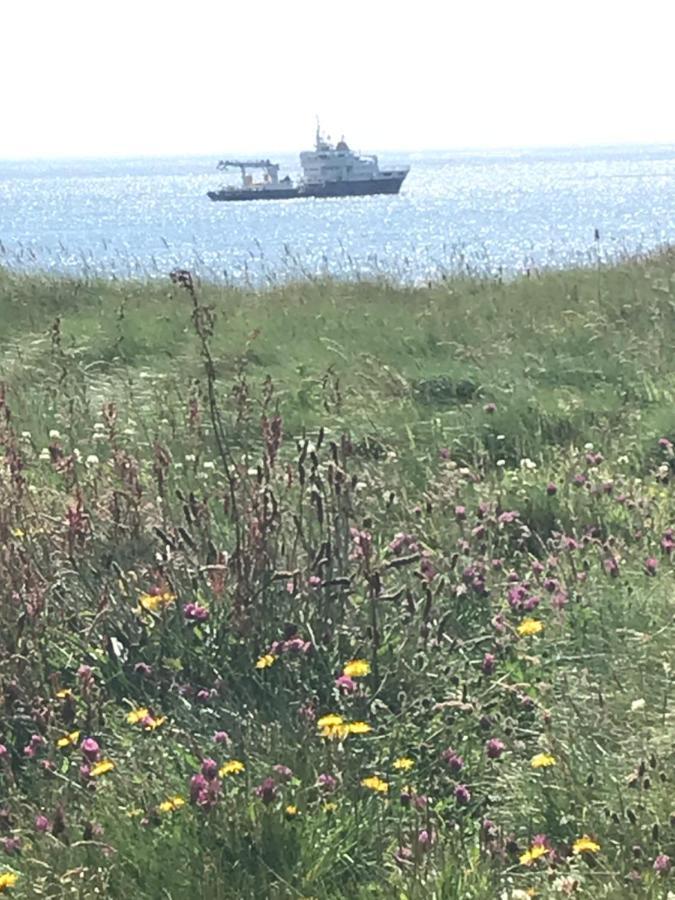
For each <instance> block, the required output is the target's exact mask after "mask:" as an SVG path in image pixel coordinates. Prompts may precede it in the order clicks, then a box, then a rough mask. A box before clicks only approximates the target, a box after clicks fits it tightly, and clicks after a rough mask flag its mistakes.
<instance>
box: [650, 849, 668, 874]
mask: <svg viewBox="0 0 675 900" xmlns="http://www.w3.org/2000/svg"><path fill="white" fill-rule="evenodd" d="M671 865H672V861H671V859H670V857H669V856H668V854H667V853H659V855H658V856H657V857H656V859H655V860H654V871H655V872H658V874H659V875H665V874H666V872H669V871H670V868H671Z"/></svg>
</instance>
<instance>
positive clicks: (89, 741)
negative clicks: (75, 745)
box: [80, 738, 101, 762]
mask: <svg viewBox="0 0 675 900" xmlns="http://www.w3.org/2000/svg"><path fill="white" fill-rule="evenodd" d="M80 750H81V752H82V756H84V758H85V759H87V760H88V761H89V762H96V760H97V759H98V756H99V753H100V752H101V748H100V747H99V744H98V741H95V740H94V738H85V739H84V740H83V741H82V743H81V744H80Z"/></svg>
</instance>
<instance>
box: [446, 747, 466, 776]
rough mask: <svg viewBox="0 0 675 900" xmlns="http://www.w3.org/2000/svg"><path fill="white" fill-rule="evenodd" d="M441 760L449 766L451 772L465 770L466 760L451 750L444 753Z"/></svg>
mask: <svg viewBox="0 0 675 900" xmlns="http://www.w3.org/2000/svg"><path fill="white" fill-rule="evenodd" d="M441 759H442V760H443V761H444V762H445V763H446V764H447V766H448V768H449V769H450V771H451V772H460V771H461V770H462V769H463V768H464V760H463V759H462V757H461V756H460V755H459V754H458V753H455V751H454V750H452V749H451V748H448V749H447V750H444V751H443V753H442V754H441Z"/></svg>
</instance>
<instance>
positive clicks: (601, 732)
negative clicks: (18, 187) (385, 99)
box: [0, 252, 675, 900]
mask: <svg viewBox="0 0 675 900" xmlns="http://www.w3.org/2000/svg"><path fill="white" fill-rule="evenodd" d="M674 351H675V253H669V252H666V253H663V254H661V255H659V256H655V257H646V258H644V259H639V260H632V261H627V262H625V263H623V264H621V265H618V266H616V267H612V268H606V267H600V268H598V269H597V270H582V271H570V272H560V273H551V274H546V275H542V276H537V277H533V278H526V279H520V280H516V281H510V282H505V283H502V282H500V281H498V280H493V279H485V280H480V279H461V278H457V279H450V280H448V281H445V282H441V283H438V284H434V285H430V286H427V287H424V288H420V289H416V290H413V289H402V288H396V287H393V286H391V285H387V284H372V283H371V284H368V283H334V282H320V283H319V282H310V281H307V282H304V283H301V284H293V285H289V286H287V287H284V288H275V289H274V290H271V291H268V292H262V293H245V292H242V291H237V290H233V289H226V288H222V287H217V286H214V285H201V284H193V283H192V281H191V279H190V278H188V277H183V278H177V279H174V280H171V279H169V278H168V277H167V279H166V280H164V281H157V282H154V283H151V284H142V283H132V282H100V281H89V280H84V279H83V280H79V281H77V280H75V281H73V280H55V279H49V278H40V277H38V276H21V275H16V274H10V273H7V272H2V271H0V384H1V385H2V388H1V389H0V601H1V602H0V696H1V699H2V716H1V717H0V791H1V793H0V843H1V844H2V848H0V893H1V892H3V891H7V893H8V894H10V895H11V896H15V897H17V898H32V897H51V898H61V897H78V898H90V897H91V898H93V897H98V896H103V897H110V898H127V897H134V898H168V900H183V898H185V900H187V898H205V900H225V898H228V900H229V898H233V900H234V898H297V897H302V898H307V900H309V898H316V900H319V898H321V900H323V898H343V897H344V898H357V900H358V898H371V897H372V898H375V897H377V898H380V897H382V898H388V897H391V898H397V900H402V898H405V900H421V898H424V900H428V898H433V900H436V898H438V900H440V898H443V900H446V898H447V900H455V898H456V900H478V898H486V900H487V898H507V900H519V898H525V897H530V896H537V897H542V898H547V897H565V896H579V897H585V898H617V897H641V898H642V897H644V898H662V897H666V896H667V895H668V892H669V889H670V890H673V891H675V881H674V880H673V878H674V876H673V874H672V873H671V872H670V860H671V858H674V857H675V803H673V787H674V785H673V781H674V778H675V776H674V774H673V773H674V771H675V767H674V766H673V763H674V762H675V707H674V706H673V703H674V702H675V701H674V700H673V697H672V694H673V691H672V687H673V685H672V681H673V671H672V667H673V665H674V664H675V652H674V651H673V643H674V640H675V620H674V612H675V605H674V602H673V596H674V595H675V578H674V572H673V564H672V561H671V560H672V557H673V552H672V551H673V549H674V548H675V531H674V530H673V529H675V501H674V498H673V487H672V475H673V472H674V471H675V451H674V450H673V444H674V443H675V365H674V364H673V359H674V355H673V354H674Z"/></svg>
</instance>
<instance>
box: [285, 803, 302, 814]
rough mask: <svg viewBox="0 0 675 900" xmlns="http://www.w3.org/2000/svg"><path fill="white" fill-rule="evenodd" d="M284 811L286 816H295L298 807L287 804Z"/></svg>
mask: <svg viewBox="0 0 675 900" xmlns="http://www.w3.org/2000/svg"><path fill="white" fill-rule="evenodd" d="M285 811H286V815H287V816H297V814H298V813H299V812H300V810H299V809H298V807H297V806H295V805H294V804H293V803H289V804H288V806H287V807H286V810H285Z"/></svg>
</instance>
